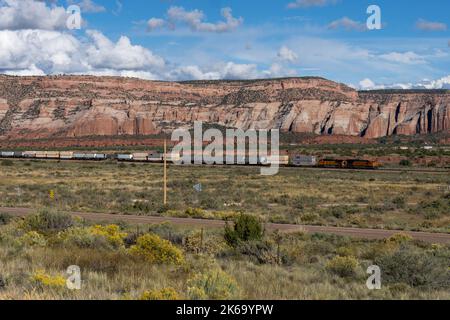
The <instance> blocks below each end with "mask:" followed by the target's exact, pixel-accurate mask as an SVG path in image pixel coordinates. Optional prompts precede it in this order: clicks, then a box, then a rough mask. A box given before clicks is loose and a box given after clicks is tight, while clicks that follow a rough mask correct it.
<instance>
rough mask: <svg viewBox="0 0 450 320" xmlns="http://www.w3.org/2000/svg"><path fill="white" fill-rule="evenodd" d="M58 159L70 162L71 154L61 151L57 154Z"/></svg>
mask: <svg viewBox="0 0 450 320" xmlns="http://www.w3.org/2000/svg"><path fill="white" fill-rule="evenodd" d="M59 158H60V159H62V160H71V159H73V152H70V151H63V152H61V153H60V154H59Z"/></svg>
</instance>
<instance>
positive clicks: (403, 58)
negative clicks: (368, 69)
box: [379, 51, 426, 64]
mask: <svg viewBox="0 0 450 320" xmlns="http://www.w3.org/2000/svg"><path fill="white" fill-rule="evenodd" d="M379 57H380V58H381V59H384V60H386V61H391V62H398V63H404V64H424V63H426V61H425V59H424V58H423V57H421V56H419V55H418V54H416V53H414V52H412V51H408V52H403V53H400V52H391V53H386V54H382V55H380V56H379Z"/></svg>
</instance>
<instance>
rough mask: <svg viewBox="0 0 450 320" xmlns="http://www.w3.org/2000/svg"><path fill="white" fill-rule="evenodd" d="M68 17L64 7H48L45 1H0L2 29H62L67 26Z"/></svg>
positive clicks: (0, 26) (0, 23) (0, 27)
mask: <svg viewBox="0 0 450 320" xmlns="http://www.w3.org/2000/svg"><path fill="white" fill-rule="evenodd" d="M67 17H68V14H67V13H66V10H65V9H64V8H63V7H59V6H52V7H48V6H47V5H46V3H45V2H44V1H34V0H1V1H0V30H22V29H42V30H61V29H64V28H66V21H67Z"/></svg>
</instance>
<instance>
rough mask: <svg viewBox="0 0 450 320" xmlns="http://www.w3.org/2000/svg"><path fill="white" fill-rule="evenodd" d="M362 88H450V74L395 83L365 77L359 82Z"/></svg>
mask: <svg viewBox="0 0 450 320" xmlns="http://www.w3.org/2000/svg"><path fill="white" fill-rule="evenodd" d="M357 89H360V90H383V89H402V90H411V89H427V90H436V89H450V75H449V76H446V77H443V78H440V79H437V80H423V81H422V82H419V83H394V84H387V85H385V84H376V83H375V82H373V81H372V80H370V79H364V80H361V81H360V82H359V87H358V88H357Z"/></svg>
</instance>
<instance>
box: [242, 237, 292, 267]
mask: <svg viewBox="0 0 450 320" xmlns="http://www.w3.org/2000/svg"><path fill="white" fill-rule="evenodd" d="M238 251H239V252H240V253H241V254H243V255H246V256H248V257H251V258H252V259H254V260H255V262H257V263H260V264H279V263H281V262H283V260H286V259H285V258H284V257H283V256H282V255H281V253H280V256H278V253H277V249H276V248H275V247H274V246H273V245H272V244H271V243H270V242H268V241H248V242H243V243H241V244H240V245H239V247H238Z"/></svg>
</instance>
